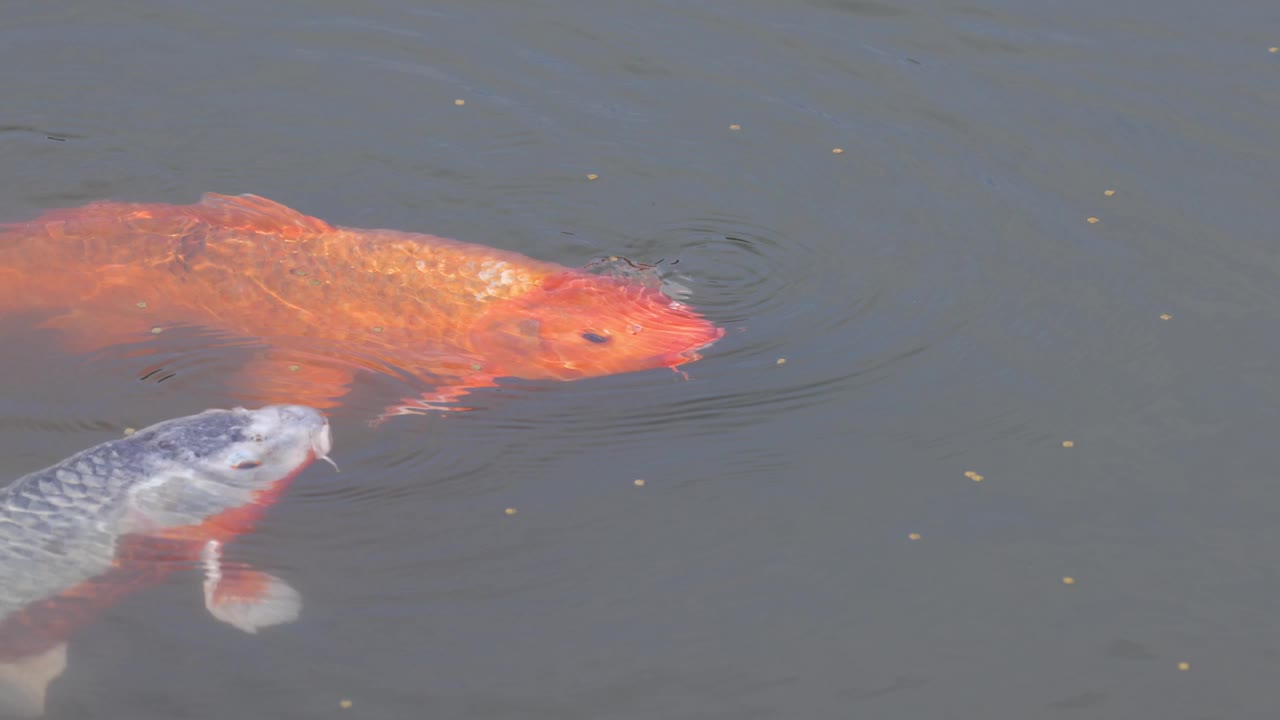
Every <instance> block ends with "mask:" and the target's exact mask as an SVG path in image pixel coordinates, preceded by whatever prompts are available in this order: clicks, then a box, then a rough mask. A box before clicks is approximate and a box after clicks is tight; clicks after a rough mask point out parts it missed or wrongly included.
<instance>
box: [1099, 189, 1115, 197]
mask: <svg viewBox="0 0 1280 720" xmlns="http://www.w3.org/2000/svg"><path fill="white" fill-rule="evenodd" d="M1102 194H1103V195H1106V196H1107V197H1111V196H1112V195H1115V194H1116V191H1115V190H1103V191H1102Z"/></svg>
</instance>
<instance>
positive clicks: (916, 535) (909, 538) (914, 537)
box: [907, 533, 920, 540]
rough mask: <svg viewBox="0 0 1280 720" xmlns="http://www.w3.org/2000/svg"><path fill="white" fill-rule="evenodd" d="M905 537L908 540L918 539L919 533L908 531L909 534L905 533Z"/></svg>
mask: <svg viewBox="0 0 1280 720" xmlns="http://www.w3.org/2000/svg"><path fill="white" fill-rule="evenodd" d="M907 539H908V540H919V539H920V533H910V534H908V535H907Z"/></svg>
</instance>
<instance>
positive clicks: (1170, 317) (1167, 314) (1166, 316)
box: [1160, 313, 1173, 320]
mask: <svg viewBox="0 0 1280 720" xmlns="http://www.w3.org/2000/svg"><path fill="white" fill-rule="evenodd" d="M1160 319H1161V320H1172V319H1173V316H1172V315H1170V314H1169V313H1165V314H1163V315H1161V316H1160Z"/></svg>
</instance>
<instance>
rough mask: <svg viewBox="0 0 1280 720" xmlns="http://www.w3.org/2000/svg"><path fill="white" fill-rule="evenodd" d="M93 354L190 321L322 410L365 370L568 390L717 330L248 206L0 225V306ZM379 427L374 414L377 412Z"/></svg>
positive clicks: (432, 382) (401, 242)
mask: <svg viewBox="0 0 1280 720" xmlns="http://www.w3.org/2000/svg"><path fill="white" fill-rule="evenodd" d="M5 311H8V312H20V311H34V312H42V313H45V314H49V315H50V317H48V318H47V320H45V322H44V326H45V327H50V328H56V329H58V330H60V331H61V332H62V333H63V334H64V336H65V340H66V342H67V344H68V346H69V347H70V348H71V349H73V350H77V351H83V352H89V351H94V350H99V349H103V348H105V347H109V346H113V345H117V344H120V343H127V342H131V341H132V342H137V341H140V340H143V339H145V338H147V337H148V336H149V334H150V333H152V332H160V331H162V330H163V329H164V328H165V327H169V326H175V325H195V326H202V327H205V328H210V329H214V330H217V331H221V332H225V333H228V334H232V335H237V336H240V337H245V338H255V339H257V340H260V341H261V342H262V347H261V349H260V350H259V351H258V352H257V353H256V355H255V356H254V357H253V358H252V359H251V360H250V361H249V362H248V363H247V366H246V367H245V368H244V370H243V373H242V374H241V376H240V377H239V379H238V381H237V382H236V385H235V387H237V388H238V389H240V390H243V391H244V393H245V394H244V395H242V396H241V397H243V398H245V399H252V400H254V401H255V402H264V403H273V402H292V403H300V404H305V405H312V406H314V407H319V408H328V407H333V406H335V405H337V404H338V402H339V400H340V398H342V397H343V396H344V395H345V394H346V393H347V391H348V389H349V386H350V384H351V382H352V379H353V377H354V375H355V374H356V373H357V372H359V371H362V370H364V371H374V372H384V373H392V374H396V375H399V376H408V377H411V378H413V379H415V380H416V381H417V382H419V383H421V384H422V385H423V386H424V390H425V388H427V387H429V388H431V391H430V392H424V393H423V395H422V396H421V397H415V398H406V399H405V400H404V401H403V404H401V405H398V406H396V407H394V408H392V409H390V410H389V414H398V413H400V412H406V411H411V410H412V409H414V408H424V407H425V408H432V407H439V405H438V404H440V403H450V402H453V401H455V400H456V399H457V398H459V397H461V396H462V395H465V394H466V393H467V392H468V391H469V390H470V389H473V388H478V387H488V386H493V385H495V384H496V381H497V380H498V379H499V378H523V379H528V380H575V379H578V378H587V377H597V376H602V375H611V374H615V373H626V372H634V371H638V370H648V369H653V368H661V367H670V368H674V367H676V366H678V365H681V364H683V363H688V362H693V361H695V360H697V359H699V357H700V355H699V354H698V351H699V350H700V349H702V348H705V347H707V346H708V345H710V344H711V343H714V342H715V341H716V340H718V339H719V338H720V337H721V336H722V335H723V333H724V331H723V330H722V329H721V328H719V327H717V326H715V325H713V324H712V323H711V322H709V321H707V320H706V319H705V318H703V317H702V316H701V315H699V314H698V313H696V312H694V311H693V310H691V309H690V308H688V307H686V306H685V305H684V304H683V303H681V302H677V301H675V300H673V299H671V298H670V297H668V296H667V295H665V294H663V293H662V292H661V291H660V290H658V289H656V288H653V287H649V286H646V285H644V284H642V283H637V282H634V281H629V280H626V279H623V278H621V277H615V276H607V275H599V274H594V273H590V272H586V271H581V270H573V269H570V268H567V267H564V266H561V265H556V264H553V263H548V262H542V261H539V260H534V259H532V258H529V257H526V256H524V255H520V254H517V253H514V252H507V251H503V250H497V249H493V248H489V247H484V246H481V245H472V244H467V243H462V242H458V241H455V240H448V239H445V238H439V237H435V236H432V235H423V234H418V233H409V232H399V231H395V230H365V229H356V228H345V227H335V226H333V225H330V224H328V223H326V222H324V221H323V220H320V219H318V218H314V217H310V216H307V215H303V214H302V213H300V212H297V211H296V210H292V209H290V208H287V207H285V206H283V205H280V204H279V203H275V202H272V201H270V200H267V199H265V198H261V197H257V196H254V195H240V196H227V195H216V194H207V195H205V196H204V197H203V198H202V200H201V201H200V202H199V203H196V204H194V205H165V204H129V203H116V202H100V203H93V204H90V205H86V206H84V207H80V208H74V209H62V210H53V211H50V212H48V213H46V214H45V215H43V216H41V217H39V218H37V219H35V220H32V221H29V222H25V223H19V224H11V225H7V226H3V227H0V312H5ZM384 417H385V416H384Z"/></svg>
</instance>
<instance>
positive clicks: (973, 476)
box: [964, 470, 986, 482]
mask: <svg viewBox="0 0 1280 720" xmlns="http://www.w3.org/2000/svg"><path fill="white" fill-rule="evenodd" d="M964 476H965V477H967V478H969V479H970V480H972V481H974V482H982V481H983V480H985V479H986V478H984V477H982V476H981V475H979V474H978V473H976V472H974V471H972V470H965V471H964Z"/></svg>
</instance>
